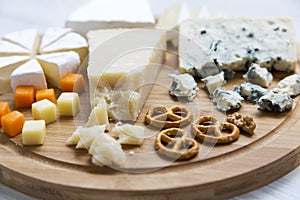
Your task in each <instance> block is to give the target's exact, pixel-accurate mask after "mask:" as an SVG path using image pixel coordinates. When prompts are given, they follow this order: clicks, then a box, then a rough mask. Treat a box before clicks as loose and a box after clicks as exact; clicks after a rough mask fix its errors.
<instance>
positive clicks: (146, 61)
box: [87, 29, 166, 121]
mask: <svg viewBox="0 0 300 200" xmlns="http://www.w3.org/2000/svg"><path fill="white" fill-rule="evenodd" d="M87 36H88V40H89V45H90V56H89V66H88V70H87V71H88V78H89V86H90V100H91V105H92V107H93V106H96V105H97V100H98V99H99V97H100V98H104V99H106V100H107V102H108V103H109V105H108V113H109V116H110V117H111V118H113V119H115V120H133V121H135V120H136V118H137V116H138V114H139V112H140V109H141V108H142V106H143V104H144V102H145V100H146V98H147V97H148V94H149V92H150V90H151V88H152V85H153V83H154V82H155V80H156V76H157V74H158V72H159V71H160V68H161V63H162V62H163V60H164V51H163V50H161V49H165V47H166V40H165V33H164V32H162V31H159V30H153V29H135V30H130V29H106V30H98V31H91V32H89V33H88V35H87ZM112 38H113V39H112ZM151 47H152V48H151Z"/></svg>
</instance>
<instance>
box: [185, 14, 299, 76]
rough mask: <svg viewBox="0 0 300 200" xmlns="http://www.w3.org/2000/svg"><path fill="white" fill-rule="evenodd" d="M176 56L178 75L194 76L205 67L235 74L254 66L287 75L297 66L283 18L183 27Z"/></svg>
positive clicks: (289, 27) (204, 22)
mask: <svg viewBox="0 0 300 200" xmlns="http://www.w3.org/2000/svg"><path fill="white" fill-rule="evenodd" d="M179 55H181V57H180V59H179V68H180V71H181V72H182V73H184V72H188V73H191V74H193V75H195V76H199V75H200V74H201V73H200V72H201V70H202V69H201V68H203V67H205V66H206V67H208V68H213V67H218V68H219V69H221V70H234V71H235V70H246V69H247V68H248V67H249V66H250V64H251V63H253V62H254V63H258V64H259V65H261V66H262V67H266V68H268V69H269V70H278V71H286V72H290V71H294V70H295V67H296V64H297V49H296V42H295V33H294V28H293V24H292V22H291V20H289V19H286V18H276V19H275V18H274V19H251V18H232V19H230V18H226V19H198V20H194V21H189V22H185V23H182V25H181V26H180V39H179ZM202 73H203V72H202ZM210 75H211V74H210Z"/></svg>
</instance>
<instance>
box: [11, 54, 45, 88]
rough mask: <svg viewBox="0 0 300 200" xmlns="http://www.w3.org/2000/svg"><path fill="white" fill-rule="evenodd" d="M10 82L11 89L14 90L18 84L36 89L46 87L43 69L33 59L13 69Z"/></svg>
mask: <svg viewBox="0 0 300 200" xmlns="http://www.w3.org/2000/svg"><path fill="white" fill-rule="evenodd" d="M10 83H11V88H12V89H13V91H15V90H16V87H17V86H19V85H27V86H34V88H35V89H36V90H41V89H47V82H46V77H45V75H44V72H43V69H42V67H41V65H40V64H39V63H38V62H37V61H36V60H35V59H32V60H30V61H28V62H27V63H25V64H23V65H21V66H20V67H18V68H17V69H15V70H14V71H13V72H12V74H11V81H10Z"/></svg>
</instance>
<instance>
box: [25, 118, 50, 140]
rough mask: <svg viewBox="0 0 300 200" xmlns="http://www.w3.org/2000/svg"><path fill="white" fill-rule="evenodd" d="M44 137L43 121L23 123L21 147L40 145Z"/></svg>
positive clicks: (44, 124)
mask: <svg viewBox="0 0 300 200" xmlns="http://www.w3.org/2000/svg"><path fill="white" fill-rule="evenodd" d="M45 136H46V122H45V120H29V121H25V123H24V126H23V130H22V143H23V145H42V144H44V140H45Z"/></svg>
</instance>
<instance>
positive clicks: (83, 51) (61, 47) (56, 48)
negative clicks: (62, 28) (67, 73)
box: [40, 32, 88, 62]
mask: <svg viewBox="0 0 300 200" xmlns="http://www.w3.org/2000/svg"><path fill="white" fill-rule="evenodd" d="M68 51H74V52H76V53H78V55H79V57H80V61H81V62H82V61H84V59H85V58H86V57H87V55H88V44H87V42H86V40H85V38H83V37H82V36H81V35H79V34H78V33H74V32H70V33H66V34H65V35H63V36H62V37H60V38H58V39H57V40H56V41H54V42H52V43H50V44H49V45H47V46H45V47H44V48H41V49H40V53H41V54H49V53H55V52H68Z"/></svg>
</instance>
